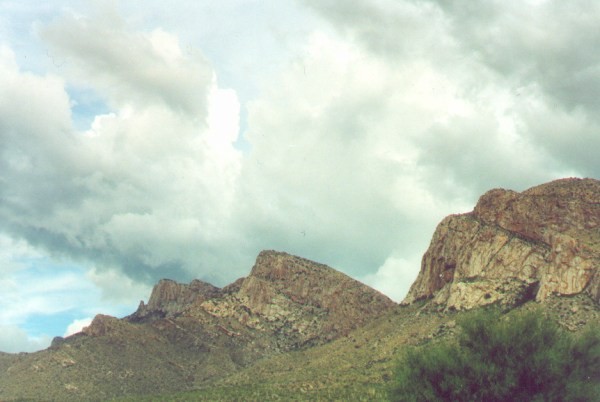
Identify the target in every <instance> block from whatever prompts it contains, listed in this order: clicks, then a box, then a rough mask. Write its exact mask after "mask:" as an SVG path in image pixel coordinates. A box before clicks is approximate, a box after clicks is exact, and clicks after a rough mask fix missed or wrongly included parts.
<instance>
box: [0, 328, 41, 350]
mask: <svg viewBox="0 0 600 402" xmlns="http://www.w3.org/2000/svg"><path fill="white" fill-rule="evenodd" d="M51 340H52V339H51V338H50V337H48V336H41V337H32V336H30V335H29V334H27V332H25V331H24V330H23V329H21V328H19V327H17V326H15V325H0V351H2V352H5V353H17V352H35V351H37V350H40V349H43V348H46V347H48V346H49V345H50V342H51Z"/></svg>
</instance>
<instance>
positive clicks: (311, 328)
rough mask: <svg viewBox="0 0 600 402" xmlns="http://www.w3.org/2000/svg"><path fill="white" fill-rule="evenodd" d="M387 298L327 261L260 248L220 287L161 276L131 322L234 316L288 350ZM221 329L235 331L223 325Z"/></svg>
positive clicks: (344, 329)
mask: <svg viewBox="0 0 600 402" xmlns="http://www.w3.org/2000/svg"><path fill="white" fill-rule="evenodd" d="M394 305H395V303H394V302H393V301H392V300H390V299H389V298H388V297H386V296H384V295H383V294H381V293H379V292H378V291H376V290H374V289H371V288H369V287H368V286H366V285H364V284H362V283H360V282H358V281H356V280H354V279H352V278H350V277H348V276H347V275H344V274H342V273H341V272H338V271H336V270H334V269H332V268H330V267H328V266H326V265H323V264H319V263H316V262H313V261H309V260H307V259H304V258H300V257H296V256H293V255H290V254H287V253H282V252H277V251H263V252H261V253H260V254H259V255H258V257H257V259H256V263H255V264H254V267H253V268H252V271H251V273H250V275H249V276H248V277H246V278H241V279H239V280H237V281H236V282H234V283H232V284H231V285H228V286H226V287H225V288H223V289H218V288H216V287H214V286H212V285H210V284H207V283H205V282H202V281H198V280H194V281H192V283H190V284H189V285H187V284H180V283H176V282H174V281H171V280H161V281H160V282H159V283H158V284H157V285H156V286H155V287H154V289H153V291H152V296H151V297H150V300H149V302H148V304H147V305H145V304H144V303H143V302H142V303H140V307H139V308H138V310H137V311H136V313H135V314H133V315H132V316H130V317H129V320H130V321H133V322H139V321H144V320H154V319H162V318H165V317H166V318H173V317H177V316H182V317H186V316H188V317H194V318H195V319H197V320H200V321H206V320H207V317H206V316H207V315H210V316H211V317H215V318H217V319H223V320H225V321H226V320H229V319H234V320H236V321H237V322H238V323H239V324H241V325H243V326H244V327H247V328H251V329H253V330H259V331H263V332H267V333H270V334H272V336H273V337H274V338H275V339H277V347H278V348H281V349H284V350H289V349H293V348H296V347H299V346H303V345H309V344H315V343H322V342H325V341H328V340H331V339H335V338H337V337H339V336H340V335H344V334H346V333H348V332H349V331H350V330H352V329H354V328H356V327H357V326H360V325H362V324H363V323H364V322H365V321H366V320H369V319H372V318H373V317H375V316H377V315H378V314H380V313H382V312H384V311H386V310H387V309H389V308H392V307H393V306H394ZM219 325H220V326H221V327H222V328H223V329H222V332H225V333H228V334H235V333H237V330H236V329H234V328H230V327H228V325H229V324H228V325H221V324H219Z"/></svg>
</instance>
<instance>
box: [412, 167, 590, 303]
mask: <svg viewBox="0 0 600 402" xmlns="http://www.w3.org/2000/svg"><path fill="white" fill-rule="evenodd" d="M599 267H600V181H598V180H594V179H563V180H557V181H554V182H551V183H546V184H543V185H541V186H537V187H533V188H531V189H529V190H527V191H524V192H522V193H518V192H515V191H510V190H503V189H495V190H491V191H488V192H487V193H485V194H484V195H483V196H481V198H480V199H479V202H478V203H477V205H476V206H475V208H474V210H473V212H470V213H467V214H462V215H453V216H449V217H447V218H445V219H444V220H443V221H442V222H441V223H440V224H439V225H438V227H437V229H436V231H435V233H434V235H433V238H432V241H431V244H430V246H429V249H428V250H427V252H426V253H425V255H424V256H423V261H422V266H421V271H420V273H419V276H418V277H417V280H416V281H415V283H414V284H413V285H412V287H411V289H410V291H409V293H408V295H407V297H406V299H405V300H404V303H411V302H413V301H415V300H418V299H423V298H433V299H434V301H435V302H436V303H439V304H441V305H445V306H446V307H447V308H471V307H474V306H477V305H482V304H489V303H494V302H502V303H518V302H520V301H522V300H523V298H535V299H537V300H540V301H541V300H544V299H545V298H546V297H547V296H548V295H550V294H558V295H573V294H578V293H581V292H587V293H588V294H589V295H590V296H591V297H592V298H593V299H594V300H596V301H597V302H600V274H598V268H599Z"/></svg>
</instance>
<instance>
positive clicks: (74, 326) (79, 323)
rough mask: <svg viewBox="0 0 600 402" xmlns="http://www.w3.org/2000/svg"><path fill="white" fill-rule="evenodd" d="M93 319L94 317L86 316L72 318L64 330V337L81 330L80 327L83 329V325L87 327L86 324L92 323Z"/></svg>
mask: <svg viewBox="0 0 600 402" xmlns="http://www.w3.org/2000/svg"><path fill="white" fill-rule="evenodd" d="M93 319H94V318H93V317H87V318H81V319H77V320H74V321H73V322H72V323H71V324H69V326H68V327H67V330H66V331H65V333H64V335H63V337H65V338H66V337H67V336H71V335H73V334H76V333H78V332H81V330H82V329H84V328H85V327H87V326H88V325H90V324H91V323H92V320H93Z"/></svg>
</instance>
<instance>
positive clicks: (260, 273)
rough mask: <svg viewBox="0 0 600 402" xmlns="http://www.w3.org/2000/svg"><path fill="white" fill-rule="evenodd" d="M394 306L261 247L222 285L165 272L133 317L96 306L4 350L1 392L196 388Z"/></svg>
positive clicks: (95, 393) (97, 394) (60, 396)
mask: <svg viewBox="0 0 600 402" xmlns="http://www.w3.org/2000/svg"><path fill="white" fill-rule="evenodd" d="M394 306H396V304H395V303H394V302H393V301H391V300H390V299H389V298H387V297H386V296H384V295H382V294H381V293H379V292H377V291H376V290H374V289H371V288H369V287H368V286H366V285H363V284H362V283H360V282H357V281H355V280H353V279H352V278H350V277H348V276H346V275H344V274H342V273H341V272H338V271H336V270H334V269H332V268H330V267H328V266H325V265H322V264H318V263H315V262H312V261H309V260H306V259H304V258H300V257H295V256H292V255H289V254H286V253H281V252H275V251H263V252H261V253H260V254H259V256H258V258H257V259H256V263H255V265H254V267H253V268H252V271H251V273H250V275H249V276H248V277H246V278H242V279H239V280H237V281H235V282H234V283H232V284H231V285H229V286H226V287H224V288H222V289H219V288H217V287H215V286H212V285H210V284H208V283H205V282H202V281H199V280H194V281H192V282H191V283H189V284H181V283H177V282H174V281H172V280H166V279H165V280H161V281H160V282H159V283H158V284H157V285H156V286H155V287H154V289H153V291H152V294H151V296H150V299H149V301H148V303H147V304H145V303H144V302H141V303H140V306H139V308H138V310H137V311H136V312H135V313H133V314H132V315H130V316H128V317H125V318H123V319H118V318H115V317H110V316H107V315H102V314H100V315H97V316H96V317H95V318H94V320H93V321H92V323H91V324H90V325H89V326H88V327H86V328H84V329H83V331H82V332H81V333H78V334H75V335H73V336H71V337H68V338H66V339H63V338H56V339H55V340H54V341H53V343H52V346H51V347H50V348H49V349H47V350H44V351H41V352H38V353H33V354H18V355H3V356H0V370H1V372H0V399H2V400H4V399H11V398H26V399H29V398H30V399H34V400H46V399H50V400H105V399H107V398H112V397H115V396H119V395H129V394H148V393H150V394H151V393H159V392H162V393H164V392H175V391H182V390H186V389H193V388H195V387H198V386H201V385H202V384H204V383H206V382H207V381H210V380H212V379H215V378H223V377H225V376H227V375H229V374H231V373H233V372H235V371H237V370H240V369H242V368H244V367H247V366H249V365H251V364H252V363H254V362H256V361H258V360H259V359H262V358H265V357H269V356H273V355H277V354H281V353H283V352H289V351H295V350H303V349H306V348H308V347H310V346H315V345H320V344H324V343H327V342H330V341H332V340H334V339H336V338H339V337H340V336H343V335H347V334H348V333H349V332H350V331H352V330H353V329H356V328H358V327H360V326H362V325H364V324H365V323H366V322H368V321H369V320H372V319H374V318H375V317H377V316H379V315H381V314H383V313H385V312H386V311H388V310H390V309H391V308H393V307H394ZM2 369H3V370H2Z"/></svg>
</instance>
